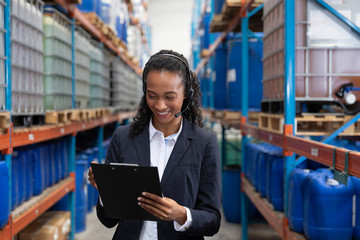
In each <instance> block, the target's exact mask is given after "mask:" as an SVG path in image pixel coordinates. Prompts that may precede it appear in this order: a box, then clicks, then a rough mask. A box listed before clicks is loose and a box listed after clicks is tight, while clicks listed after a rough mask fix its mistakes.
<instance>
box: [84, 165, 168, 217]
mask: <svg viewBox="0 0 360 240" xmlns="http://www.w3.org/2000/svg"><path fill="white" fill-rule="evenodd" d="M90 165H91V168H92V171H93V173H94V177H95V182H96V185H97V187H98V190H99V194H100V196H101V201H102V203H103V205H104V210H105V215H106V216H107V217H112V218H124V219H140V220H150V221H156V220H158V219H157V218H156V217H155V216H153V215H152V214H150V213H148V212H147V211H146V210H144V209H143V208H141V207H140V206H139V205H138V200H137V198H138V197H140V196H141V193H142V192H149V193H153V194H156V195H158V196H162V193H161V186H160V181H159V173H158V170H157V167H144V166H137V165H132V164H120V165H118V164H114V165H113V164H111V165H109V164H94V163H90Z"/></svg>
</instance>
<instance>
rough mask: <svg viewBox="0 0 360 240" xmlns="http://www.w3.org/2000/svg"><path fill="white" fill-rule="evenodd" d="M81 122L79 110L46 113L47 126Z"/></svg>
mask: <svg viewBox="0 0 360 240" xmlns="http://www.w3.org/2000/svg"><path fill="white" fill-rule="evenodd" d="M74 121H79V111H78V110H77V109H70V110H63V111H46V112H45V123H46V124H59V123H69V122H74Z"/></svg>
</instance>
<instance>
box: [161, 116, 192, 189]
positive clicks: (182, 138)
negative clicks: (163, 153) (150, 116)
mask: <svg viewBox="0 0 360 240" xmlns="http://www.w3.org/2000/svg"><path fill="white" fill-rule="evenodd" d="M191 139H192V131H191V123H190V122H189V121H188V120H186V119H185V118H184V122H183V129H182V131H181V133H180V135H179V138H178V139H177V141H176V143H175V146H174V149H173V151H172V153H171V155H170V158H169V161H168V163H167V164H166V167H165V171H164V174H163V176H162V178H161V187H163V186H164V184H165V182H166V179H167V178H168V177H169V176H170V175H171V173H172V171H173V170H174V168H175V167H176V165H177V164H178V162H179V161H180V160H181V159H182V157H183V156H184V154H185V153H186V151H187V150H188V148H189V147H190V145H191Z"/></svg>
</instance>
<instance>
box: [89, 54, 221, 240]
mask: <svg viewBox="0 0 360 240" xmlns="http://www.w3.org/2000/svg"><path fill="white" fill-rule="evenodd" d="M143 92H144V95H143V97H142V100H141V103H140V106H139V110H138V112H137V115H136V117H135V118H134V122H133V123H132V124H131V125H130V126H122V127H119V128H118V129H117V130H116V132H115V133H114V135H113V138H112V141H111V143H110V146H109V150H108V153H107V156H106V163H107V164H110V163H114V162H121V163H130V164H138V165H140V166H154V167H157V169H158V173H159V178H160V183H161V189H162V193H163V197H159V196H157V195H154V194H151V193H148V192H144V193H142V194H141V196H139V197H138V198H137V200H138V205H139V206H140V207H142V208H143V209H145V210H146V211H148V212H149V213H151V214H152V215H154V216H155V217H156V218H157V219H158V220H157V221H142V220H132V219H115V218H108V217H106V216H105V212H104V208H103V206H102V203H101V201H100V200H99V201H98V204H97V215H98V218H99V220H100V221H101V222H102V223H103V224H104V225H105V226H107V227H114V226H116V225H117V229H116V231H115V235H114V237H113V239H116V240H120V239H140V240H150V239H151V240H156V239H184V240H185V239H187V240H191V239H199V240H200V239H204V236H212V235H214V234H215V233H217V232H218V230H219V227H220V220H221V215H220V204H221V200H220V199H221V197H220V196H221V192H220V173H221V171H220V165H221V164H220V154H219V148H218V145H217V140H216V136H215V135H214V134H212V133H209V132H207V131H205V130H204V129H202V128H201V127H202V122H201V121H202V117H201V111H200V107H199V99H200V87H199V80H198V79H197V77H196V75H195V74H194V73H193V72H192V71H190V69H189V65H188V62H187V60H186V59H185V58H184V56H183V55H181V54H179V53H177V52H174V51H168V50H162V51H160V52H159V53H157V54H155V55H153V56H152V57H151V58H150V59H149V61H148V62H147V64H146V65H145V68H144V71H143ZM89 181H90V183H91V184H92V185H93V186H94V187H96V183H95V181H94V176H93V173H92V170H91V168H90V169H89ZM115 184H116V183H115Z"/></svg>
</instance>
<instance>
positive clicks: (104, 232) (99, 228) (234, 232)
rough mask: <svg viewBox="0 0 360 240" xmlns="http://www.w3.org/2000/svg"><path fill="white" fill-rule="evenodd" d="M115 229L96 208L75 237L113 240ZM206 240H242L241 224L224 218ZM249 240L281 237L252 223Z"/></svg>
mask: <svg viewBox="0 0 360 240" xmlns="http://www.w3.org/2000/svg"><path fill="white" fill-rule="evenodd" d="M114 231H115V227H114V228H112V229H108V228H106V227H104V226H103V225H102V224H101V223H100V222H99V220H98V219H97V217H96V212H95V208H94V209H93V211H92V212H91V213H89V214H88V215H87V219H86V231H85V232H82V233H78V234H76V235H75V239H76V240H93V239H94V240H95V239H104V240H106V239H109V240H110V239H112V236H113V234H114ZM205 239H206V240H240V239H241V224H234V223H229V222H226V221H225V219H224V217H223V220H222V223H221V227H220V231H219V232H218V233H217V234H216V235H215V236H213V237H206V238H205ZM248 239H249V240H260V239H263V240H280V239H281V238H280V236H279V235H278V234H277V233H276V232H275V231H274V230H273V229H272V228H271V227H270V226H269V225H268V224H267V223H264V222H261V223H251V224H249V228H248Z"/></svg>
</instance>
